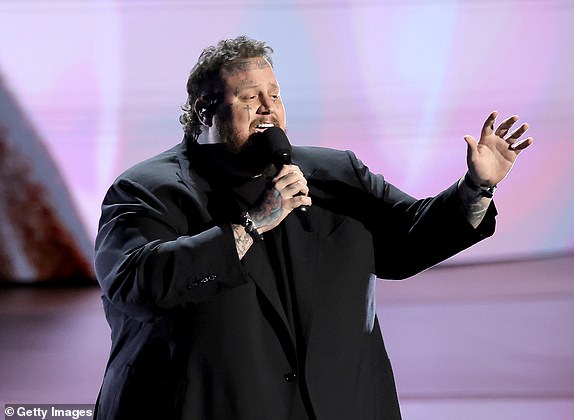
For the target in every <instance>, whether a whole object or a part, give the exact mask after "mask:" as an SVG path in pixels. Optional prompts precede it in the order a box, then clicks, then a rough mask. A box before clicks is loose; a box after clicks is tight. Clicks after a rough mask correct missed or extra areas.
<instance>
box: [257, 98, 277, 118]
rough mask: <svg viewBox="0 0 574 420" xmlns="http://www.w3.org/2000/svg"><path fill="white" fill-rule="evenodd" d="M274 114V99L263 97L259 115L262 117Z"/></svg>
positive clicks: (258, 110) (258, 111)
mask: <svg viewBox="0 0 574 420" xmlns="http://www.w3.org/2000/svg"><path fill="white" fill-rule="evenodd" d="M273 112H275V103H274V102H273V98H271V97H270V96H267V95H262V98H261V102H260V104H259V108H258V109H257V113H258V114H261V115H269V114H271V113H273Z"/></svg>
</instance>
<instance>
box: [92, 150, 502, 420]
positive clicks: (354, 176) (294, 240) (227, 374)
mask: <svg viewBox="0 0 574 420" xmlns="http://www.w3.org/2000/svg"><path fill="white" fill-rule="evenodd" d="M292 156H293V161H294V163H295V164H297V165H299V166H300V168H301V169H302V171H303V173H304V174H305V176H306V178H307V180H308V184H309V187H310V195H311V197H312V199H313V203H314V204H313V206H311V207H310V208H309V211H308V212H307V214H308V218H309V221H310V223H311V226H312V229H306V228H305V226H304V223H302V221H301V220H300V218H299V217H298V215H297V213H296V212H293V213H291V214H290V215H289V216H288V217H287V218H286V219H285V220H284V221H283V223H284V232H285V235H286V241H287V253H288V254H289V255H288V257H289V261H290V266H291V269H292V273H291V274H292V281H293V284H294V288H293V293H294V295H295V298H296V299H297V302H298V303H299V304H300V307H301V327H302V328H301V329H302V331H301V336H302V339H301V340H302V342H301V343H300V345H301V346H302V348H303V352H300V353H301V354H298V353H297V351H296V348H295V345H294V336H293V332H292V330H291V328H290V327H289V323H288V322H287V318H286V315H285V312H284V309H283V306H282V305H281V302H280V298H279V295H278V292H277V288H276V285H275V283H274V281H273V275H272V273H270V272H269V268H268V266H266V265H261V264H258V263H257V261H261V259H260V258H265V248H264V246H263V245H262V244H261V243H257V244H255V245H254V246H253V247H252V248H251V249H250V250H249V252H248V253H247V254H246V256H245V257H244V259H243V261H240V260H239V258H238V255H237V252H236V249H235V243H234V239H233V233H232V231H231V228H230V224H229V221H228V220H225V217H226V216H225V212H222V213H221V214H220V210H221V203H222V201H221V199H222V195H223V199H225V192H222V191H218V190H217V188H214V187H213V185H212V184H210V182H208V180H206V179H205V178H204V177H202V176H200V175H199V174H198V173H197V172H196V171H195V170H194V168H193V167H190V159H189V158H188V151H187V149H186V145H185V142H183V143H182V144H180V145H178V146H176V147H174V148H172V149H171V150H168V151H166V152H164V153H162V154H160V155H158V156H156V157H154V158H152V159H150V160H147V161H145V162H143V163H140V164H138V165H136V166H135V167H133V168H131V169H129V170H128V171H126V172H125V173H124V174H123V175H121V176H120V177H119V178H118V179H117V180H116V181H115V182H114V184H113V185H112V187H111V188H110V189H109V191H108V193H107V195H106V197H105V199H104V202H103V206H102V217H101V221H100V229H99V233H98V236H97V240H96V259H95V266H96V272H97V276H98V280H99V282H100V284H101V286H102V289H103V301H104V309H105V313H106V317H107V320H108V322H109V324H110V326H111V330H112V349H111V354H110V359H109V363H108V366H107V369H106V373H105V378H104V381H103V385H102V389H101V392H100V395H99V398H98V404H97V416H96V417H97V418H98V419H134V418H139V419H144V418H146V419H147V418H149V419H188V420H195V419H197V420H206V419H238V420H254V419H273V420H281V419H292V418H299V414H297V413H299V411H297V410H299V409H300V398H299V395H300V394H299V393H300V389H299V387H301V386H304V387H306V388H307V390H308V396H309V400H310V405H311V406H312V410H313V412H314V415H315V416H316V418H318V419H321V420H323V419H325V420H334V419H353V420H354V419H399V418H400V412H399V405H398V401H397V397H396V391H395V385H394V380H393V374H392V370H391V365H390V363H389V360H388V357H387V353H386V350H385V347H384V344H383V339H382V335H381V332H380V328H379V325H378V321H377V316H376V313H375V301H374V287H375V279H376V277H379V278H387V279H402V278H405V277H408V276H411V275H413V274H415V273H418V272H420V271H421V270H424V269H426V268H428V267H430V266H432V265H433V264H436V263H438V262H440V261H442V260H444V259H446V258H448V257H449V256H451V255H453V254H455V253H457V252H459V251H460V250H462V249H464V248H466V247H468V246H470V245H472V244H473V243H475V242H477V241H479V240H480V239H482V238H484V237H486V236H488V235H490V234H492V233H493V231H494V215H495V213H496V212H495V210H494V206H492V207H491V208H490V209H489V212H488V214H487V217H486V219H485V220H484V221H483V223H482V224H481V226H480V227H479V228H478V229H473V228H472V227H471V226H470V225H469V224H468V222H467V221H466V219H465V217H464V216H463V214H462V212H461V210H460V205H459V202H458V197H457V194H456V185H453V186H451V187H450V188H448V189H447V190H445V191H444V192H442V193H440V194H439V195H437V196H436V197H433V198H428V199H424V200H415V199H414V198H412V197H410V196H409V195H407V194H405V193H403V192H401V191H400V190H398V189H397V188H395V187H394V186H392V185H391V184H389V183H387V182H386V181H385V180H384V178H383V177H382V176H380V175H374V174H372V173H371V172H370V171H369V170H368V169H367V168H366V167H365V166H364V165H363V164H362V163H361V162H360V161H359V160H357V159H356V157H355V156H354V155H353V154H352V153H351V152H342V151H334V150H329V149H322V148H311V147H309V148H308V147H295V148H294V149H293V155H292ZM222 214H223V215H222ZM301 367H302V368H301ZM301 369H303V371H300V370H301Z"/></svg>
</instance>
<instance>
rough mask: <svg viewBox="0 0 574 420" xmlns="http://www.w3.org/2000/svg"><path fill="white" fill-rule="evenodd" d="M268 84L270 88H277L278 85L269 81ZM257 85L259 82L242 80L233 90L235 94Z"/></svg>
mask: <svg viewBox="0 0 574 420" xmlns="http://www.w3.org/2000/svg"><path fill="white" fill-rule="evenodd" d="M269 85H270V86H271V87H272V88H274V89H277V90H279V85H278V84H277V83H269ZM259 86H260V84H259V83H257V82H256V81H255V80H243V81H241V83H240V84H239V86H237V88H235V90H234V92H235V94H237V93H239V92H240V91H241V90H244V89H252V88H256V87H259Z"/></svg>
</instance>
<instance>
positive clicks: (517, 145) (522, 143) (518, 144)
mask: <svg viewBox="0 0 574 420" xmlns="http://www.w3.org/2000/svg"><path fill="white" fill-rule="evenodd" d="M532 143H534V139H533V138H532V137H527V138H525V139H523V140H518V141H515V142H514V143H512V144H511V145H510V146H509V148H510V149H512V150H516V151H522V150H524V149H526V148H527V147H528V146H530V145H531V144H532Z"/></svg>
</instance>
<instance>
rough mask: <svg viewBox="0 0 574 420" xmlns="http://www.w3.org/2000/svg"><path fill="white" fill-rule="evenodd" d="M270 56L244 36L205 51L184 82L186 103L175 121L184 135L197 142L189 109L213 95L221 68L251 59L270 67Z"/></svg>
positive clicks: (197, 124) (260, 43) (196, 127)
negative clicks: (263, 61)
mask: <svg viewBox="0 0 574 420" xmlns="http://www.w3.org/2000/svg"><path fill="white" fill-rule="evenodd" d="M272 54H273V49H272V48H271V47H270V46H269V45H267V44H266V43H265V42H263V41H257V40H255V39H251V38H249V37H247V36H245V35H242V36H238V37H237V38H234V39H224V40H222V41H219V42H218V43H217V44H216V45H212V46H210V47H207V48H205V49H204V50H203V51H202V53H201V54H200V55H199V58H198V60H197V63H196V64H195V66H193V69H191V72H190V74H189V78H188V79H187V101H186V102H185V104H184V105H183V106H182V107H181V109H182V110H183V114H181V116H180V117H179V122H180V123H181V124H182V126H183V130H184V131H185V134H186V135H187V136H190V137H191V138H192V139H193V140H195V139H197V136H198V135H199V127H200V125H201V123H200V121H199V118H198V116H197V114H196V113H195V111H194V109H193V106H194V104H195V101H196V100H197V99H198V98H200V97H201V96H209V94H211V93H213V87H214V83H215V82H217V80H218V77H219V74H220V70H221V68H222V67H224V66H225V65H227V64H228V63H230V62H232V61H234V60H238V59H245V58H254V57H263V58H265V59H266V60H267V61H268V62H269V64H270V65H271V66H273V61H272V58H271V56H272Z"/></svg>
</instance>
